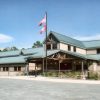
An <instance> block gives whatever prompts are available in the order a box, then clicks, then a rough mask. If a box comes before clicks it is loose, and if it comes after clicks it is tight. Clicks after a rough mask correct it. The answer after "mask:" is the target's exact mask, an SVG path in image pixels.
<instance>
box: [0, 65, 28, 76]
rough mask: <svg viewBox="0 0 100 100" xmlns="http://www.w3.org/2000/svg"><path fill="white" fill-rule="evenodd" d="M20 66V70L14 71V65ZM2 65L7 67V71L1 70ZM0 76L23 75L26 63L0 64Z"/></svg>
mask: <svg viewBox="0 0 100 100" xmlns="http://www.w3.org/2000/svg"><path fill="white" fill-rule="evenodd" d="M18 66H20V67H21V71H14V67H18ZM3 67H8V68H9V71H3ZM0 69H1V70H0V76H8V75H9V76H17V75H24V74H25V71H26V64H6V65H0Z"/></svg>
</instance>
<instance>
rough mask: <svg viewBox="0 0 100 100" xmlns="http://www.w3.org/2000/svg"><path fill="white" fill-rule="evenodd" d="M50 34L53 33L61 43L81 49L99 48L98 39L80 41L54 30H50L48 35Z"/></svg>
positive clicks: (99, 41) (99, 42)
mask: <svg viewBox="0 0 100 100" xmlns="http://www.w3.org/2000/svg"><path fill="white" fill-rule="evenodd" d="M50 34H52V35H54V36H55V38H56V39H57V40H58V41H59V42H61V43H65V44H70V45H73V46H77V47H80V48H83V49H93V48H100V40H91V41H80V40H76V39H73V38H71V37H68V36H66V35H63V34H59V33H56V32H54V31H50V33H49V34H48V35H50Z"/></svg>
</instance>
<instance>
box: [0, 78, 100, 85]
mask: <svg viewBox="0 0 100 100" xmlns="http://www.w3.org/2000/svg"><path fill="white" fill-rule="evenodd" d="M0 78H8V79H21V80H35V81H48V82H59V83H81V84H100V80H79V79H78V80H77V79H76V80H75V79H62V78H53V77H42V76H38V77H34V76H0Z"/></svg>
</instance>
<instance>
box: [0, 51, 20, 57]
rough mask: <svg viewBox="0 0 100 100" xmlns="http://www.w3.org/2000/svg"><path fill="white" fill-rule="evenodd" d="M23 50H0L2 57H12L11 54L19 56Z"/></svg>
mask: <svg viewBox="0 0 100 100" xmlns="http://www.w3.org/2000/svg"><path fill="white" fill-rule="evenodd" d="M20 53H21V51H20V50H16V51H5V52H0V57H11V56H18V55H20Z"/></svg>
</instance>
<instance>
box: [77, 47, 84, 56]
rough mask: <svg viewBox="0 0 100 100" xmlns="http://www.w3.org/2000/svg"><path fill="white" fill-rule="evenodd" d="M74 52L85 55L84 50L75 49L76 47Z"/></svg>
mask: <svg viewBox="0 0 100 100" xmlns="http://www.w3.org/2000/svg"><path fill="white" fill-rule="evenodd" d="M76 52H77V53H80V54H85V55H86V50H84V49H81V48H77V47H76Z"/></svg>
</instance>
